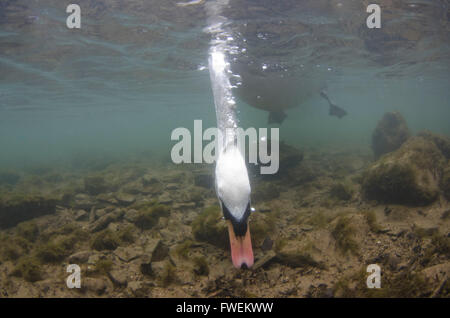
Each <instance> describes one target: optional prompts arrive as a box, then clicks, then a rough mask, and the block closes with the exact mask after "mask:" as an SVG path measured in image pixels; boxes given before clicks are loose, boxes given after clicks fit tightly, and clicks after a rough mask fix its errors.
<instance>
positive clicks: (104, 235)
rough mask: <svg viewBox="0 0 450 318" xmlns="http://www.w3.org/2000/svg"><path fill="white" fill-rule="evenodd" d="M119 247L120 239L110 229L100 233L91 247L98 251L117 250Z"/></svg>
mask: <svg viewBox="0 0 450 318" xmlns="http://www.w3.org/2000/svg"><path fill="white" fill-rule="evenodd" d="M119 245H120V239H119V237H118V236H117V235H116V234H115V233H113V232H112V231H111V230H108V229H106V230H103V231H101V232H99V233H98V234H97V235H96V236H95V237H94V239H93V240H92V243H91V247H92V248H93V249H94V250H97V251H103V250H115V249H116V248H117V247H119Z"/></svg>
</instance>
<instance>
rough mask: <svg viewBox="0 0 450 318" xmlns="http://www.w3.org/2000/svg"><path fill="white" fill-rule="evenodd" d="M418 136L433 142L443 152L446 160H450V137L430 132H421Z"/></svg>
mask: <svg viewBox="0 0 450 318" xmlns="http://www.w3.org/2000/svg"><path fill="white" fill-rule="evenodd" d="M417 135H418V136H420V137H423V138H425V139H427V140H430V141H432V142H433V143H434V144H435V145H436V147H438V149H439V150H440V151H441V153H442V155H444V157H445V158H446V159H450V137H447V136H444V135H439V134H435V133H432V132H431V131H428V130H425V131H421V132H419V133H418V134H417Z"/></svg>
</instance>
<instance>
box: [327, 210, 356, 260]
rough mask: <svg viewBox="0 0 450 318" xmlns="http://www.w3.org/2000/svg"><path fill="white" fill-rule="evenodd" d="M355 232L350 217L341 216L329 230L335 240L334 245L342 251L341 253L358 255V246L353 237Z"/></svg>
mask: <svg viewBox="0 0 450 318" xmlns="http://www.w3.org/2000/svg"><path fill="white" fill-rule="evenodd" d="M355 233H356V231H355V228H354V227H353V226H352V225H351V223H350V218H349V217H345V216H341V217H339V218H338V221H337V223H336V225H335V227H334V229H333V231H332V232H331V234H332V236H333V238H334V239H335V240H336V247H337V248H338V249H339V250H340V251H341V252H343V254H348V253H351V254H354V255H358V250H359V246H358V243H357V242H356V241H355V240H354V239H353V237H354V234H355Z"/></svg>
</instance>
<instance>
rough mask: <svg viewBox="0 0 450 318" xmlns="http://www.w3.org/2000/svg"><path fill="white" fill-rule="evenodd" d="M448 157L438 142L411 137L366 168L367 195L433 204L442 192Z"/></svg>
mask: <svg viewBox="0 0 450 318" xmlns="http://www.w3.org/2000/svg"><path fill="white" fill-rule="evenodd" d="M444 161H445V159H444V157H443V155H442V153H441V152H440V151H439V149H438V148H437V147H436V145H435V144H434V143H432V142H430V141H428V140H426V139H425V138H423V137H411V138H410V139H409V140H408V141H407V142H405V143H404V144H403V145H402V146H401V147H400V149H398V150H396V151H395V152H392V153H389V154H386V155H384V156H383V157H382V158H381V159H379V160H378V161H376V162H375V163H374V164H372V165H371V166H370V167H369V168H368V169H367V170H366V172H365V173H364V175H363V180H362V190H363V193H364V196H365V197H366V198H367V199H369V200H376V201H379V202H383V203H394V204H407V205H416V206H419V205H427V204H430V203H432V202H433V201H435V200H436V199H437V197H438V195H439V175H440V174H442V168H443V164H444Z"/></svg>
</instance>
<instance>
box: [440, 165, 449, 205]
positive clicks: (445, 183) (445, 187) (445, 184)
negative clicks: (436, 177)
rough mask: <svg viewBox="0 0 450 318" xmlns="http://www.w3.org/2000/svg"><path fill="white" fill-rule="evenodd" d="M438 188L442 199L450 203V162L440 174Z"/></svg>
mask: <svg viewBox="0 0 450 318" xmlns="http://www.w3.org/2000/svg"><path fill="white" fill-rule="evenodd" d="M440 186H441V189H442V193H443V194H444V197H445V198H446V199H447V200H448V201H450V161H449V162H448V163H447V166H446V167H445V169H444V172H443V173H442V177H441V182H440Z"/></svg>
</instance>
